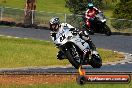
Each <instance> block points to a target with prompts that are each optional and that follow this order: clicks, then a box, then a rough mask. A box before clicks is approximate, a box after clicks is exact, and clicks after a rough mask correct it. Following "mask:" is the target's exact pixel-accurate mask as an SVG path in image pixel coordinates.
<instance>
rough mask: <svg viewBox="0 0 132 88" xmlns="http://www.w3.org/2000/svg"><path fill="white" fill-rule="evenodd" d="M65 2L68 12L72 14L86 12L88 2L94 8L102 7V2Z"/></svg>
mask: <svg viewBox="0 0 132 88" xmlns="http://www.w3.org/2000/svg"><path fill="white" fill-rule="evenodd" d="M65 1H66V7H68V8H69V10H70V12H72V13H74V14H80V13H83V11H86V8H87V4H88V3H89V2H93V3H94V5H95V6H96V7H101V6H102V4H101V3H102V0H65Z"/></svg>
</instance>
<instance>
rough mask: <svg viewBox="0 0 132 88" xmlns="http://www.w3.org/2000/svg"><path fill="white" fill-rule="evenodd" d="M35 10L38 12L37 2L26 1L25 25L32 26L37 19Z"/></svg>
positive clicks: (33, 0) (32, 0) (34, 0)
mask: <svg viewBox="0 0 132 88" xmlns="http://www.w3.org/2000/svg"><path fill="white" fill-rule="evenodd" d="M35 10H36V0H26V5H25V18H24V24H25V25H32V24H33V19H34V18H35V13H34V12H35Z"/></svg>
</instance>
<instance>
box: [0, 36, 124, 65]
mask: <svg viewBox="0 0 132 88" xmlns="http://www.w3.org/2000/svg"><path fill="white" fill-rule="evenodd" d="M57 52H58V49H56V48H55V47H54V44H52V43H51V42H46V41H39V40H31V39H27V40H24V39H15V38H7V37H0V68H16V67H27V66H49V65H67V64H69V62H68V60H63V61H60V60H57V59H56V54H57ZM99 53H100V54H101V57H102V58H103V62H108V61H115V60H118V59H120V58H117V56H122V55H118V54H117V53H113V52H112V51H106V50H104V49H99Z"/></svg>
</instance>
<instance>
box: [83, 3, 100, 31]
mask: <svg viewBox="0 0 132 88" xmlns="http://www.w3.org/2000/svg"><path fill="white" fill-rule="evenodd" d="M87 7H88V9H87V11H86V12H85V18H86V21H85V22H86V24H87V26H88V28H90V29H92V28H93V27H92V24H91V23H92V22H93V21H94V18H95V16H96V14H98V13H99V12H101V11H100V10H99V9H97V8H96V7H94V5H93V3H88V5H87Z"/></svg>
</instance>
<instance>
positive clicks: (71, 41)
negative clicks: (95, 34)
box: [53, 24, 102, 69]
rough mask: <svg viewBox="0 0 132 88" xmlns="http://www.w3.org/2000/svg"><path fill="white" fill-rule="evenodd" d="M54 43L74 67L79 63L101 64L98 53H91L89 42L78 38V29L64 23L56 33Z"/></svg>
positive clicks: (78, 65) (99, 65) (98, 66)
mask: <svg viewBox="0 0 132 88" xmlns="http://www.w3.org/2000/svg"><path fill="white" fill-rule="evenodd" d="M53 41H54V40H53ZM54 43H55V45H56V46H57V48H59V50H61V51H62V52H63V53H64V54H65V56H66V58H67V59H68V60H69V62H70V63H71V64H72V65H73V66H74V67H75V68H76V69H78V68H79V67H80V66H81V65H88V64H89V65H91V66H92V67H93V68H100V67H101V66H102V59H101V57H100V55H99V54H96V55H92V54H91V51H90V47H89V44H88V43H87V42H85V41H84V40H83V39H81V38H80V35H79V31H77V29H76V28H73V27H69V26H67V24H65V25H64V27H63V29H62V30H60V31H59V32H58V33H57V34H56V40H55V41H54ZM86 51H87V53H86Z"/></svg>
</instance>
